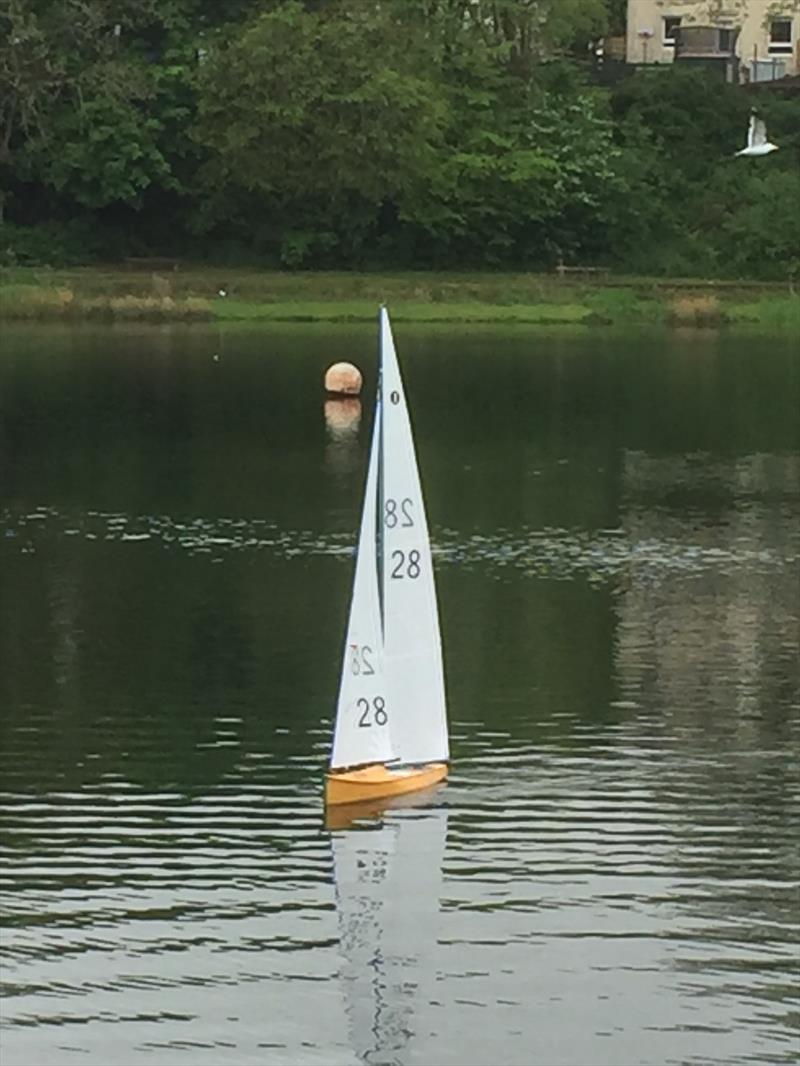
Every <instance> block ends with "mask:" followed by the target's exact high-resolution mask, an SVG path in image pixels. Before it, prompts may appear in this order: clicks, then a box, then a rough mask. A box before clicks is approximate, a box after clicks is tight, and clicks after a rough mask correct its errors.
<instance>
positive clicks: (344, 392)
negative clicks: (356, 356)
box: [325, 363, 362, 396]
mask: <svg viewBox="0 0 800 1066" xmlns="http://www.w3.org/2000/svg"><path fill="white" fill-rule="evenodd" d="M361 380H362V379H361V371H360V370H359V369H358V367H357V366H353V364H352V363H334V364H333V366H329V367H328V369H327V370H326V371H325V390H326V392H333V393H337V394H338V395H341V396H358V394H359V393H360V392H361Z"/></svg>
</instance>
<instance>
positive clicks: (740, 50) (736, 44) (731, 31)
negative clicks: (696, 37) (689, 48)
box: [626, 0, 800, 81]
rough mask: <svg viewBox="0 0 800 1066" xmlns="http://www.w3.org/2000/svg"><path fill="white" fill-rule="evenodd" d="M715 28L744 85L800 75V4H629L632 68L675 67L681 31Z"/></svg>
mask: <svg viewBox="0 0 800 1066" xmlns="http://www.w3.org/2000/svg"><path fill="white" fill-rule="evenodd" d="M702 26H708V27H715V29H716V31H717V32H716V47H717V48H718V49H719V50H720V52H724V51H725V50H726V49H730V51H731V53H732V54H733V55H735V57H736V58H737V59H738V71H739V80H741V81H762V80H772V79H774V78H780V77H784V76H787V75H792V74H798V73H800V0H628V25H627V34H626V58H627V61H628V63H671V62H673V60H674V59H675V53H676V45H677V44H678V41H679V37H680V31H681V28H686V29H690V28H692V27H702Z"/></svg>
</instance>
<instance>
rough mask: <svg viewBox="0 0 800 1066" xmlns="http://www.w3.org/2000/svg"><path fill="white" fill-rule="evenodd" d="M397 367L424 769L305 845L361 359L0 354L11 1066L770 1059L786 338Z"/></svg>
mask: <svg viewBox="0 0 800 1066" xmlns="http://www.w3.org/2000/svg"><path fill="white" fill-rule="evenodd" d="M395 337H396V340H397V344H398V350H399V353H400V358H401V362H402V365H403V368H404V373H405V379H406V389H407V393H408V397H409V403H410V406H411V412H412V418H413V421H414V425H415V430H416V437H417V445H418V450H419V459H420V467H421V471H422V478H423V486H424V489H425V493H426V499H427V505H428V517H429V521H430V526H431V533H432V538H433V541H434V551H435V560H436V567H437V580H438V587H439V596H440V611H441V620H442V629H443V641H444V650H445V662H446V676H447V686H448V696H449V711H450V725H451V733H452V748H453V760H454V761H453V767H452V776H451V778H450V781H449V783H448V784H447V785H446V786H445V787H443V788H441V789H439V790H438V791H437V792H435V793H434V794H433V795H431V796H427V797H421V798H420V801H419V805H418V806H412V807H410V808H407V809H403V810H398V811H393V812H392V811H390V812H387V813H385V814H384V816H383V817H381V818H377V819H376V820H372V821H366V822H364V823H362V824H361V825H360V826H351V827H350V828H344V829H342V828H334V829H331V828H328V827H326V825H325V822H324V819H323V812H322V805H321V784H322V775H323V770H324V766H325V760H326V756H327V752H328V747H329V741H330V730H331V712H332V709H333V706H334V703H335V697H336V690H337V686H338V671H339V662H340V655H341V644H342V640H343V636H344V625H345V619H346V613H347V607H348V599H349V592H350V581H351V576H352V547H353V544H354V541H355V535H356V528H357V524H358V518H359V509H360V501H361V492H362V487H363V478H364V474H365V464H366V448H367V441H368V431H369V426H370V421H371V400H372V396H373V390H374V383H375V329H374V328H373V327H372V326H369V325H365V326H336V327H330V326H326V327H319V326H314V327H312V326H301V325H297V326H291V327H290V326H285V327H272V328H269V329H263V330H239V331H236V330H228V331H227V332H219V331H218V330H216V329H214V328H207V327H192V328H173V329H161V328H156V327H150V328H145V327H137V328H116V327H114V328H112V327H104V328H100V327H91V328H89V327H86V328H82V327H81V328H73V329H70V330H64V329H61V328H55V327H54V328H45V327H26V328H19V329H9V328H4V330H3V338H2V350H1V351H0V484H1V485H2V496H0V710H1V711H2V723H1V728H2V734H1V735H0V740H1V741H2V750H1V751H0V770H2V778H1V779H0V788H1V789H2V793H1V794H0V810H1V811H2V817H3V821H2V837H1V838H0V843H2V861H3V865H2V875H3V892H4V896H3V905H4V932H3V937H2V951H3V966H2V978H3V982H4V1002H3V1006H2V1035H1V1043H2V1055H1V1058H2V1063H3V1066H26V1064H31V1066H34V1064H35V1066H40V1064H41V1063H44V1062H47V1063H50V1064H54V1066H61V1064H65V1066H68V1064H72V1063H87V1064H98V1066H99V1064H106V1063H107V1064H111V1066H128V1064H139V1063H151V1064H153V1066H162V1064H164V1066H172V1064H174V1063H181V1064H186V1066H195V1064H218V1063H221V1062H225V1063H226V1064H240V1063H259V1064H266V1066H273V1064H281V1066H282V1064H286V1066H298V1064H320V1066H339V1064H346V1066H356V1064H359V1063H369V1064H372V1066H380V1064H400V1066H406V1064H409V1066H411V1064H417V1066H450V1064H459V1066H471V1064H475V1066H477V1064H481V1063H483V1064H485V1063H497V1064H500V1066H504V1064H508V1066H512V1064H520V1066H521V1064H525V1066H556V1064H569V1066H596V1064H609V1066H611V1064H614V1066H624V1064H653V1066H664V1064H668V1063H680V1064H688V1063H702V1064H725V1066H731V1064H738V1063H753V1064H759V1066H763V1064H767V1063H770V1064H772V1063H790V1062H794V1061H795V1060H796V1057H797V1054H798V1032H799V1031H798V999H797V983H798V982H797V978H798V941H799V939H800V938H798V887H799V886H800V858H799V856H798V831H797V826H798V814H800V666H799V665H798V663H799V662H800V358H798V353H797V350H796V342H795V340H794V339H790V338H788V337H784V338H781V337H766V336H765V337H759V336H747V337H744V336H741V335H729V334H726V333H724V332H712V331H695V332H691V331H690V332H685V333H681V332H672V333H666V332H664V333H646V334H641V335H630V334H625V335H620V334H615V333H612V332H605V331H603V330H597V331H593V332H586V333H574V334H573V333H571V332H558V331H556V332H552V333H547V332H541V331H535V330H530V329H527V328H524V327H516V328H514V329H505V330H496V329H489V328H473V329H464V328H462V329H453V328H442V327H437V328H432V327H428V328H422V327H409V326H403V325H402V324H398V325H396V326H395ZM340 358H347V359H352V360H354V361H355V362H357V363H358V364H359V365H360V366H361V367H362V368H363V370H364V373H365V378H366V388H365V397H364V403H363V410H361V411H359V409H358V405H357V404H356V405H354V406H353V405H351V407H350V408H348V407H347V406H346V405H342V404H336V403H334V404H329V405H327V407H326V405H325V402H324V397H323V395H322V389H321V384H322V375H323V372H324V369H325V368H326V367H327V365H328V364H329V363H330V362H332V361H334V360H335V359H340Z"/></svg>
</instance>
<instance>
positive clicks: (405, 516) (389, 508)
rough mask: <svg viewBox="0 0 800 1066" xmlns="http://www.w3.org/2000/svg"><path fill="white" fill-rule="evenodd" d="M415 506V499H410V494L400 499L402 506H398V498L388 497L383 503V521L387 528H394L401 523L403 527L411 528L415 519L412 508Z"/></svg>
mask: <svg viewBox="0 0 800 1066" xmlns="http://www.w3.org/2000/svg"><path fill="white" fill-rule="evenodd" d="M413 506H414V501H413V500H411V499H409V498H408V496H406V497H405V499H403V500H401V501H400V507H399V508H398V506H397V500H393V499H391V498H390V499H388V500H387V501H386V502H385V504H384V505H383V521H384V524H385V526H386V528H387V529H394V528H395V526H396V525H397V524H398V523H399V524H400V526H402V528H403V529H409V528H410V527H411V526H413V525H414V519H413V518H412V516H411V508H412V507H413Z"/></svg>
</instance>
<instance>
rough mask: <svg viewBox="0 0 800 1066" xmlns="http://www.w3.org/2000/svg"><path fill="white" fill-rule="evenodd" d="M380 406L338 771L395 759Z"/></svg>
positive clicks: (340, 717) (347, 657) (348, 648)
mask: <svg viewBox="0 0 800 1066" xmlns="http://www.w3.org/2000/svg"><path fill="white" fill-rule="evenodd" d="M380 406H381V405H380V400H378V402H377V404H376V406H375V423H374V426H373V430H372V446H371V448H370V456H369V470H368V472H367V484H366V489H365V492H364V510H363V512H362V515H361V532H360V534H359V538H358V554H357V556H356V566H355V575H354V578H353V598H352V601H351V603H350V620H349V623H348V626H347V639H346V642H345V648H344V659H343V662H342V675H341V683H340V687H339V702H338V705H337V708H336V726H335V729H334V735H333V750H332V751H331V767H332V768H333V769H339V768H341V767H344V766H357V765H360V764H362V763H373V762H387V761H388V760H390V759H392V758H393V757H394V753H393V751H392V740H391V733H390V729H389V708H388V703H387V699H386V688H385V677H384V671H383V634H382V628H381V615H380V602H379V593H378V566H377V550H376V533H377V528H376V522H377V511H376V508H377V498H378V487H377V486H378V463H379V439H380V423H381V415H380Z"/></svg>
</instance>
